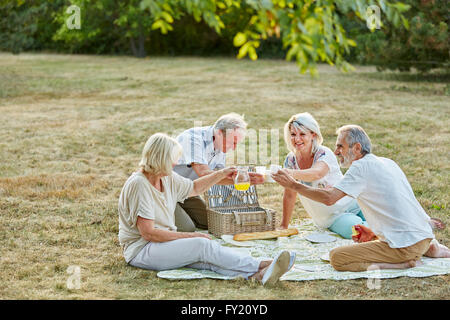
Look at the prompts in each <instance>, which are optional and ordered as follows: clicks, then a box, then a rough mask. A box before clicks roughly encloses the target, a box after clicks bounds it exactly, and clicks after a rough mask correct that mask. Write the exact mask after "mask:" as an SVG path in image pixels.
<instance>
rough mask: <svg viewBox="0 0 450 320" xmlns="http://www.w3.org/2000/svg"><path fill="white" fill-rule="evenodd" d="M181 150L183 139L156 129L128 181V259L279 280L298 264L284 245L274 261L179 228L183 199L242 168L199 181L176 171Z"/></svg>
mask: <svg viewBox="0 0 450 320" xmlns="http://www.w3.org/2000/svg"><path fill="white" fill-rule="evenodd" d="M181 151H182V148H181V146H180V144H179V143H178V142H177V141H176V140H174V139H173V138H170V137H169V136H167V135H166V134H163V133H156V134H154V135H152V136H151V137H150V138H149V139H148V140H147V142H146V144H145V146H144V150H143V152H142V159H141V161H140V163H139V166H140V169H139V170H138V171H137V172H134V173H133V174H132V175H131V176H130V177H129V178H128V180H127V181H126V182H125V185H124V186H123V188H122V191H121V193H120V197H119V242H120V245H121V246H122V249H123V254H124V257H125V261H126V262H127V263H129V264H130V265H132V266H135V267H138V268H143V269H150V270H157V271H160V270H168V269H176V268H180V267H185V266H187V267H191V268H196V269H206V270H212V271H215V272H218V273H220V274H223V275H227V276H232V277H244V278H246V279H248V278H254V279H257V280H261V282H262V283H263V284H266V283H275V282H276V281H278V279H279V278H280V277H281V275H283V274H284V273H285V272H287V271H288V270H289V269H290V268H291V267H292V266H293V263H294V260H295V254H294V255H291V254H290V253H289V252H288V251H283V252H281V253H280V254H279V255H278V256H277V257H276V258H275V259H274V260H273V261H271V260H266V261H259V260H257V259H255V258H253V257H252V256H250V255H244V254H240V253H237V252H236V251H234V250H232V249H231V248H227V247H222V246H221V245H219V244H218V243H217V242H215V241H211V237H210V236H209V235H208V234H205V233H199V232H178V231H177V227H176V226H175V208H176V204H177V202H183V201H184V200H185V199H186V198H188V197H193V196H197V195H199V194H201V193H203V192H205V191H206V190H207V189H209V188H210V187H211V186H212V185H214V184H216V183H217V182H219V181H221V180H222V179H225V178H230V179H232V178H233V176H234V175H235V174H236V169H235V168H224V169H222V170H218V171H215V172H213V173H211V174H208V175H205V176H203V177H201V178H198V179H196V180H194V181H192V180H190V179H187V178H184V177H182V176H180V175H178V174H177V173H175V172H172V167H173V166H174V165H175V164H176V163H177V161H178V158H179V157H180V155H181Z"/></svg>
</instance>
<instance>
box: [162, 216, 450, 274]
mask: <svg viewBox="0 0 450 320" xmlns="http://www.w3.org/2000/svg"><path fill="white" fill-rule="evenodd" d="M291 227H294V228H297V229H298V231H299V234H298V235H295V236H290V237H281V238H278V239H273V240H254V241H246V242H245V246H242V245H241V246H237V243H236V242H233V241H228V239H227V241H225V240H223V239H217V238H214V241H218V242H219V243H220V244H221V245H223V246H229V247H233V248H234V249H235V250H239V251H244V252H246V253H248V254H251V255H252V256H253V257H255V258H273V257H275V256H276V255H277V253H278V252H280V251H281V250H291V251H295V252H296V253H297V257H296V263H295V265H294V267H293V268H292V269H291V270H290V271H289V272H287V273H286V274H284V275H283V276H282V277H281V279H280V280H287V281H306V280H319V279H331V280H349V279H359V278H371V279H387V278H397V277H418V278H420V277H429V276H435V275H444V274H449V273H450V258H446V259H445V258H441V259H431V258H426V257H423V258H422V262H423V265H422V266H420V267H415V268H410V269H404V270H371V271H365V272H339V271H336V270H334V268H333V267H332V266H331V265H330V264H329V263H328V262H327V261H325V260H323V259H321V257H324V256H327V255H328V253H329V252H330V250H332V249H333V248H336V247H340V246H343V245H349V244H352V243H353V241H352V240H346V239H343V238H341V237H340V236H339V235H337V234H335V233H333V232H330V231H328V230H324V229H319V228H318V227H317V226H315V225H314V223H313V222H312V220H310V219H307V220H303V221H302V224H301V225H296V226H291ZM317 232H321V233H327V234H329V235H331V236H334V237H336V241H333V242H327V243H311V242H310V241H308V240H306V239H305V237H306V236H308V235H310V234H312V233H317ZM157 276H158V277H160V278H164V279H169V280H183V279H185V280H187V279H201V278H211V279H223V280H228V279H232V278H231V277H227V276H223V275H220V274H218V273H215V272H212V271H209V270H197V269H191V268H180V269H176V270H167V271H160V272H158V274H157Z"/></svg>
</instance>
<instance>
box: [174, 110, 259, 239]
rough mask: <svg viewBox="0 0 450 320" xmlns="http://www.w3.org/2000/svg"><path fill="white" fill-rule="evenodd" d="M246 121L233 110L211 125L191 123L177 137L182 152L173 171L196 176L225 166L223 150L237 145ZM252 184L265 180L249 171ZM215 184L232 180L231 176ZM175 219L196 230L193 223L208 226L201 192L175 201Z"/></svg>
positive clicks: (187, 227) (184, 228)
mask: <svg viewBox="0 0 450 320" xmlns="http://www.w3.org/2000/svg"><path fill="white" fill-rule="evenodd" d="M246 128H247V123H246V122H245V121H244V119H243V117H242V116H240V115H238V114H236V113H229V114H226V115H223V116H221V117H220V118H219V119H218V120H217V121H216V122H215V123H214V125H212V126H206V127H194V128H191V129H188V130H185V131H184V132H182V133H181V134H180V135H178V137H177V141H178V142H179V143H180V144H181V146H182V147H183V154H182V156H181V158H180V160H179V161H178V163H177V165H176V166H175V167H174V169H173V171H175V172H176V173H177V174H179V175H180V176H182V177H185V178H188V179H190V180H195V179H197V178H199V177H203V176H205V175H208V174H210V173H212V172H213V171H214V170H219V169H222V168H224V167H225V160H226V153H227V152H230V151H233V150H235V149H236V146H237V144H238V143H240V142H241V141H242V140H243V139H244V137H245V133H246ZM249 175H250V183H251V184H261V183H263V182H264V177H263V175H260V174H257V173H249ZM217 184H223V185H228V184H233V180H232V179H230V178H226V179H223V180H222V181H219V182H218V183H217ZM175 223H176V226H177V227H178V229H179V230H183V231H189V232H192V231H195V229H196V227H197V228H200V229H208V220H207V213H206V204H205V202H204V200H203V199H202V198H201V197H200V196H195V197H189V198H188V199H186V200H185V201H184V203H181V202H180V203H178V205H177V208H176V210H175Z"/></svg>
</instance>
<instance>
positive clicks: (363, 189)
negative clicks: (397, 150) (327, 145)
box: [273, 125, 450, 271]
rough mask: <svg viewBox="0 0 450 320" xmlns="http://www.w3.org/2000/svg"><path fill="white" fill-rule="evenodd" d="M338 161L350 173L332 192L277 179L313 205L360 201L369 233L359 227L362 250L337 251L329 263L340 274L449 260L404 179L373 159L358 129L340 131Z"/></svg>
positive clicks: (279, 176) (357, 239) (355, 247)
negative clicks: (346, 199) (425, 258)
mask: <svg viewBox="0 0 450 320" xmlns="http://www.w3.org/2000/svg"><path fill="white" fill-rule="evenodd" d="M337 133H338V137H337V142H336V150H335V155H336V156H337V157H338V159H339V161H340V164H341V166H342V167H344V168H349V169H348V171H347V172H346V173H345V175H344V177H343V178H342V180H341V181H340V182H338V183H337V184H335V185H334V187H332V188H328V189H317V188H311V187H308V186H305V185H302V184H301V183H298V182H297V181H295V180H294V179H293V178H291V177H290V176H289V174H287V172H285V171H284V170H280V171H278V173H277V174H275V175H274V176H273V178H274V179H275V180H276V181H277V182H278V183H279V184H280V185H282V186H283V187H285V188H289V189H292V190H295V191H297V192H298V193H300V194H301V195H303V196H305V197H308V198H310V199H312V200H315V201H318V202H321V203H324V204H326V205H333V204H334V203H336V202H337V201H338V200H340V199H342V198H343V197H345V196H347V195H348V196H350V197H353V198H355V199H357V201H358V204H359V206H360V207H361V210H362V212H363V213H364V216H365V217H366V219H367V222H368V224H369V226H370V228H371V229H369V228H367V227H365V226H361V225H359V227H360V234H359V235H358V236H354V237H353V240H354V241H355V242H358V244H355V245H350V246H343V247H339V248H335V249H333V250H332V251H331V252H330V263H331V265H332V266H333V267H334V268H335V269H336V270H338V271H365V270H368V269H376V268H379V269H404V268H409V267H414V266H418V265H420V264H421V262H420V258H421V257H422V256H424V255H425V256H428V257H432V258H441V257H445V258H448V257H450V250H449V249H448V248H447V247H445V246H443V245H441V244H439V243H438V242H437V241H436V240H435V239H434V234H433V230H432V226H433V225H435V224H436V222H434V221H433V220H432V219H431V218H430V217H429V216H428V215H427V214H426V213H425V211H424V210H423V208H422V207H421V205H420V203H419V202H418V201H417V199H416V198H415V196H414V192H413V190H412V188H411V185H410V184H409V182H408V180H407V178H406V176H405V174H404V173H403V171H402V170H401V169H400V167H399V166H398V165H397V164H396V163H395V162H394V161H392V160H390V159H387V158H383V157H377V156H375V155H374V154H372V153H371V143H370V139H369V137H368V136H367V134H366V132H365V131H364V130H363V129H362V128H361V127H359V126H356V125H348V126H344V127H342V128H340V129H339V130H338V131H337Z"/></svg>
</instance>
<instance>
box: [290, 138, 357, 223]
mask: <svg viewBox="0 0 450 320" xmlns="http://www.w3.org/2000/svg"><path fill="white" fill-rule="evenodd" d="M317 162H323V163H325V164H326V165H327V166H328V168H329V170H328V173H327V174H326V175H325V176H324V177H322V178H321V179H319V180H315V181H313V182H304V181H300V182H301V183H303V184H305V185H308V186H310V187H314V188H329V187H333V186H334V185H335V184H336V183H338V182H339V181H340V180H341V179H342V178H343V174H342V172H341V169H340V167H339V163H338V161H337V159H336V156H335V155H334V153H333V151H331V150H330V149H329V148H327V147H325V146H319V148H318V150H317V151H316V153H315V154H314V160H313V164H312V165H311V166H313V165H314V164H315V163H317ZM284 167H285V168H288V169H294V170H301V169H300V166H299V165H298V163H297V158H296V157H295V154H294V153H293V152H290V153H289V154H288V155H287V157H286V160H285V161H284ZM299 196H300V200H301V202H302V205H303V207H304V208H305V210H306V212H307V213H308V214H309V215H310V216H311V218H312V219H313V221H314V223H315V224H317V225H318V226H319V227H321V228H329V227H330V226H331V225H332V224H333V222H334V221H335V220H336V219H337V218H338V217H340V216H341V215H342V214H344V213H345V212H346V210H347V209H348V208H349V207H350V206H354V205H355V202H356V201H355V200H354V199H352V198H350V197H344V198H342V199H340V200H339V201H338V202H336V203H335V204H334V205H332V206H327V205H325V204H323V203H320V202H317V201H314V200H311V199H309V198H307V197H304V196H302V195H300V194H299Z"/></svg>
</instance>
